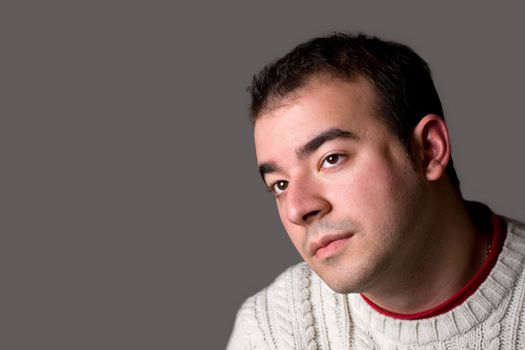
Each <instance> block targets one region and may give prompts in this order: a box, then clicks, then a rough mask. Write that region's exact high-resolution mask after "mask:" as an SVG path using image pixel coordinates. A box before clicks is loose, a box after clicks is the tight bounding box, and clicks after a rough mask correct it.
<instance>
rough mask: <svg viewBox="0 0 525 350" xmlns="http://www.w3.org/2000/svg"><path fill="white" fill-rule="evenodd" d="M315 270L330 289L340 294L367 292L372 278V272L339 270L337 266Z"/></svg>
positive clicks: (349, 269)
mask: <svg viewBox="0 0 525 350" xmlns="http://www.w3.org/2000/svg"><path fill="white" fill-rule="evenodd" d="M313 270H314V271H315V272H316V274H317V275H318V276H319V278H321V279H322V280H323V282H324V283H325V284H326V285H327V286H328V287H330V289H332V290H333V291H334V292H336V293H340V294H350V293H363V292H366V290H367V289H368V288H367V287H369V285H370V282H371V276H372V274H371V273H370V271H367V270H365V271H363V270H360V269H351V268H341V267H339V268H337V267H336V266H332V267H330V268H329V269H326V267H325V268H323V269H321V270H318V271H316V269H313Z"/></svg>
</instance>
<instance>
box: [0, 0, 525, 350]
mask: <svg viewBox="0 0 525 350" xmlns="http://www.w3.org/2000/svg"><path fill="white" fill-rule="evenodd" d="M386 3H387V2H385V3H383V4H381V3H376V2H367V3H366V5H365V4H364V3H360V2H349V1H348V2H332V3H328V2H326V3H323V4H317V3H314V2H309V1H296V2H293V1H290V2H284V1H283V2H277V1H275V2H260V3H253V4H248V2H238V3H237V4H236V3H233V2H214V3H212V2H209V3H202V2H192V3H191V4H190V3H189V2H188V3H186V4H181V3H179V4H175V2H152V1H150V2H146V1H144V2H143V3H138V2H131V1H128V2H119V3H117V2H112V1H106V2H100V3H93V2H88V1H85V2H83V3H82V2H72V1H63V2H34V3H33V4H29V3H27V2H18V3H17V5H16V7H15V6H10V5H8V3H7V2H4V3H3V5H2V8H1V9H0V16H1V17H2V18H1V20H0V26H1V28H0V33H1V34H0V35H1V36H2V38H1V51H0V52H1V75H0V77H1V78H0V86H1V104H0V108H1V128H0V133H1V138H0V142H1V143H0V145H1V147H0V152H1V160H2V167H1V174H2V175H1V179H2V181H1V183H2V188H1V192H0V193H1V197H0V198H1V205H2V208H1V209H2V211H1V213H2V214H1V215H2V216H1V225H2V228H1V229H2V234H1V244H0V250H1V254H0V259H1V260H0V261H1V264H0V268H1V282H2V283H1V285H0V296H1V298H0V300H1V305H0V322H1V324H0V329H1V335H0V348H2V349H37V348H38V349H222V348H224V347H225V345H226V342H227V339H228V337H229V334H230V332H231V328H232V325H233V320H234V316H235V313H236V310H237V308H238V307H239V305H240V304H241V302H242V301H243V300H244V299H245V298H246V297H247V296H249V295H251V294H253V293H255V292H256V291H257V290H259V289H261V288H262V287H263V286H265V285H266V284H268V283H269V282H271V281H272V279H273V278H274V277H275V276H276V275H277V274H278V273H279V272H280V271H282V270H283V269H284V268H285V267H286V266H288V265H290V264H292V263H295V262H297V261H299V257H298V255H297V254H296V253H295V251H294V250H293V248H292V245H291V243H289V241H288V239H287V237H286V234H285V233H284V231H283V230H282V228H281V226H280V223H279V221H278V218H277V215H276V210H275V209H274V204H273V200H272V198H271V196H270V195H269V194H267V193H266V192H265V191H264V189H263V186H262V182H261V181H260V179H259V177H258V174H257V169H256V166H255V158H254V149H253V143H252V138H251V128H250V125H249V123H248V121H247V112H246V111H247V105H248V96H247V94H246V93H245V88H246V87H247V86H248V84H249V82H250V79H251V76H252V74H253V73H255V72H256V71H257V70H259V69H260V68H261V67H262V66H263V65H264V64H266V63H268V62H269V61H270V60H272V59H274V58H275V57H277V56H278V55H282V54H283V53H285V52H286V51H287V50H288V49H290V48H291V47H293V46H294V45H296V44H298V43H299V42H301V41H303V40H305V39H307V38H311V37H313V36H317V35H321V34H326V33H329V32H331V31H334V30H342V31H356V30H358V31H364V32H367V33H370V34H376V35H380V36H381V37H383V38H386V39H392V40H398V41H401V42H403V43H406V44H408V45H411V46H412V47H413V48H415V49H416V51H418V52H419V53H420V54H421V55H422V56H423V57H424V58H426V59H427V61H428V62H429V63H430V65H431V67H432V69H433V71H434V76H435V80H436V84H437V87H438V90H439V92H440V94H441V97H442V100H443V103H444V107H445V111H446V115H447V118H448V121H449V127H450V130H451V134H452V140H453V155H454V159H455V162H456V164H457V165H456V166H457V170H458V172H459V176H460V179H461V180H462V182H463V186H462V189H463V192H464V194H465V196H466V197H467V198H470V199H477V200H481V201H484V202H486V203H488V204H489V205H490V206H491V207H492V208H493V209H494V210H495V211H497V212H499V213H503V214H505V215H508V216H513V217H516V218H519V219H522V220H523V219H525V212H524V211H523V203H524V200H523V197H524V196H525V190H524V187H523V185H522V181H523V179H524V178H525V167H524V165H523V148H524V145H525V141H524V140H523V128H524V126H525V122H524V119H523V107H522V104H523V101H524V97H525V96H524V94H523V81H525V79H524V78H525V77H524V75H525V69H524V68H523V62H525V50H524V48H523V33H525V24H524V23H525V21H523V9H522V6H521V5H516V3H514V2H513V3H512V5H511V3H510V2H508V3H505V2H499V3H498V4H497V5H495V4H491V5H481V4H478V2H475V1H471V2H469V3H465V2H457V3H456V4H454V5H452V2H451V5H448V6H446V5H444V4H443V3H442V2H440V5H436V4H431V5H428V4H427V5H423V4H422V3H423V2H421V4H420V2H416V1H413V2H399V1H397V2H396V4H386ZM389 3H390V2H389Z"/></svg>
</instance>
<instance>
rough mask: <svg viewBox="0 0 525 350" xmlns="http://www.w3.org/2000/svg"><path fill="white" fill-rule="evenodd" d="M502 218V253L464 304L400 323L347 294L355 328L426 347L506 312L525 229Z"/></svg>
mask: <svg viewBox="0 0 525 350" xmlns="http://www.w3.org/2000/svg"><path fill="white" fill-rule="evenodd" d="M500 219H501V220H502V221H503V222H504V223H505V224H506V237H505V240H504V242H503V247H502V248H501V253H500V254H499V256H497V259H496V262H495V265H494V267H493V268H492V270H491V271H490V272H489V275H488V276H487V277H486V278H485V279H484V281H483V282H482V283H481V285H480V286H479V288H477V290H475V291H474V293H473V294H472V295H470V296H469V297H468V298H466V300H465V301H464V302H463V303H461V304H460V305H458V306H456V307H454V308H452V309H451V310H449V311H447V312H445V313H441V314H439V315H438V316H431V317H427V318H423V319H417V320H401V319H397V318H393V317H389V316H386V315H384V314H382V313H379V312H378V311H376V310H375V309H374V308H372V307H371V306H370V305H368V304H367V303H366V302H365V301H364V300H363V298H362V297H361V296H360V295H359V294H348V295H347V298H348V302H349V303H350V312H351V316H352V318H353V319H354V320H355V324H356V326H357V327H362V328H363V329H366V331H367V332H371V333H373V334H376V335H377V336H378V337H386V338H388V339H390V340H391V341H394V342H402V343H405V344H419V345H423V344H426V343H431V342H434V341H441V340H444V339H449V338H451V337H454V336H456V335H460V334H464V333H466V332H468V331H469V330H470V329H472V328H473V327H475V326H477V325H479V324H481V323H482V322H484V321H485V320H486V319H487V318H488V317H489V316H490V315H491V314H498V313H499V311H501V312H504V310H505V308H506V307H507V304H508V302H509V298H508V296H509V294H510V292H511V289H512V288H513V286H514V284H515V282H516V279H517V276H518V274H520V273H523V266H524V260H525V228H524V227H523V225H522V224H520V223H517V222H515V221H512V220H510V219H507V218H503V217H500ZM498 310H499V311H498Z"/></svg>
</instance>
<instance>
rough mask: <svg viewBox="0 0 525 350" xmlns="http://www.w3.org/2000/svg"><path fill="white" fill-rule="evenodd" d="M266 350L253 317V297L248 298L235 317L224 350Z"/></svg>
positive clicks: (266, 347) (255, 319)
mask: <svg viewBox="0 0 525 350" xmlns="http://www.w3.org/2000/svg"><path fill="white" fill-rule="evenodd" d="M251 349H268V346H267V344H266V342H265V340H264V336H263V333H262V331H261V329H260V327H259V325H258V322H257V318H256V316H255V297H250V298H248V299H247V300H246V301H245V302H244V303H243V304H242V306H241V308H240V309H239V311H238V312H237V316H236V317H235V323H234V326H233V331H232V334H231V336H230V340H229V342H228V346H227V347H226V350H251Z"/></svg>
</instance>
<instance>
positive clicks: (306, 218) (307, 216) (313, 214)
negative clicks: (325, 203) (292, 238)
mask: <svg viewBox="0 0 525 350" xmlns="http://www.w3.org/2000/svg"><path fill="white" fill-rule="evenodd" d="M320 212H321V211H320V210H312V211H311V212H308V213H306V214H304V215H303V221H304V222H306V221H308V220H309V219H310V218H311V217H314V216H317V214H319V213H320Z"/></svg>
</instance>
